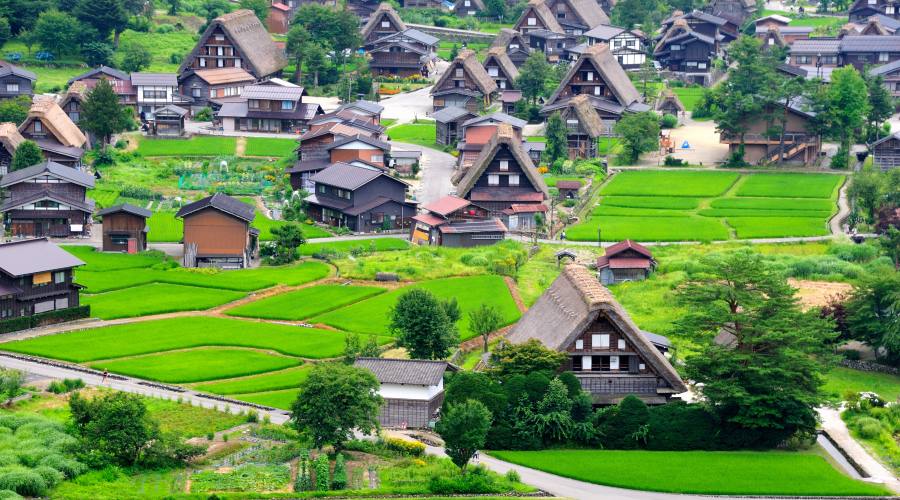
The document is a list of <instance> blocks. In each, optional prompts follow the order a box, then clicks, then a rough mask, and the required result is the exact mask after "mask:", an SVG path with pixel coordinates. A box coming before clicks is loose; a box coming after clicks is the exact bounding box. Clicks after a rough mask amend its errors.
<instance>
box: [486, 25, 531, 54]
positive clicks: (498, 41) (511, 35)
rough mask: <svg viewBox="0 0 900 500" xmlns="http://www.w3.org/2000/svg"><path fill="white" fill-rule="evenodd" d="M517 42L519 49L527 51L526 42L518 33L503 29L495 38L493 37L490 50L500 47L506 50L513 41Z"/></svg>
mask: <svg viewBox="0 0 900 500" xmlns="http://www.w3.org/2000/svg"><path fill="white" fill-rule="evenodd" d="M513 40H517V41H518V43H519V47H522V48H523V49H525V50H527V49H528V40H526V39H525V37H524V36H523V35H522V34H521V33H519V32H518V31H516V30H514V29H511V28H503V29H501V30H500V32H499V33H497V36H496V37H494V41H493V42H491V48H493V47H502V48H503V49H508V48H509V44H510V43H511V42H512V41H513Z"/></svg>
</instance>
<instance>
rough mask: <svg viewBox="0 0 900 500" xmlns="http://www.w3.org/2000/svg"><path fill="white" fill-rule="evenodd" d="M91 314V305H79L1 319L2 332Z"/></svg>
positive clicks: (0, 331)
mask: <svg viewBox="0 0 900 500" xmlns="http://www.w3.org/2000/svg"><path fill="white" fill-rule="evenodd" d="M90 315H91V306H79V307H70V308H68V309H59V310H57V311H50V312H46V313H41V314H35V315H34V316H21V317H18V318H12V319H5V320H2V321H0V333H9V332H16V331H19V330H27V329H29V328H35V327H38V326H44V325H51V324H54V323H61V322H63V321H71V320H74V319H81V318H87V317H88V316H90Z"/></svg>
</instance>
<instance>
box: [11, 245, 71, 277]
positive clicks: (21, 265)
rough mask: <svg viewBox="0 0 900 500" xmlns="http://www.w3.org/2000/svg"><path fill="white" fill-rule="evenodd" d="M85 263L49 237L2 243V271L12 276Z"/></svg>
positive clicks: (66, 267)
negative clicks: (52, 241)
mask: <svg viewBox="0 0 900 500" xmlns="http://www.w3.org/2000/svg"><path fill="white" fill-rule="evenodd" d="M83 265H84V262H82V261H81V260H79V259H77V258H76V257H75V256H74V255H72V254H70V253H69V252H67V251H65V250H63V249H62V248H59V247H58V246H56V245H54V244H53V243H51V242H50V241H49V240H47V238H39V239H36V240H22V241H14V242H11V243H0V271H3V272H4V273H6V274H8V275H10V276H12V277H18V276H26V275H29V274H34V273H44V272H48V271H56V270H59V269H68V268H71V267H76V266H83Z"/></svg>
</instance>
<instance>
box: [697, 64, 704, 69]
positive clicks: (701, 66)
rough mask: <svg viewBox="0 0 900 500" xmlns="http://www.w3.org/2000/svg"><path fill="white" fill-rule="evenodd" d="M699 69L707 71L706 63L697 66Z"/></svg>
mask: <svg viewBox="0 0 900 500" xmlns="http://www.w3.org/2000/svg"><path fill="white" fill-rule="evenodd" d="M697 67H698V68H700V69H706V63H699V64H697Z"/></svg>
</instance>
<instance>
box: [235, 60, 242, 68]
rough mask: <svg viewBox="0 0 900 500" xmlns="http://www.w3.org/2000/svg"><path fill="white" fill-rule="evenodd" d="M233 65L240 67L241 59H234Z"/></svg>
mask: <svg viewBox="0 0 900 500" xmlns="http://www.w3.org/2000/svg"><path fill="white" fill-rule="evenodd" d="M234 67H235V68H240V67H241V60H240V59H235V60H234Z"/></svg>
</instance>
